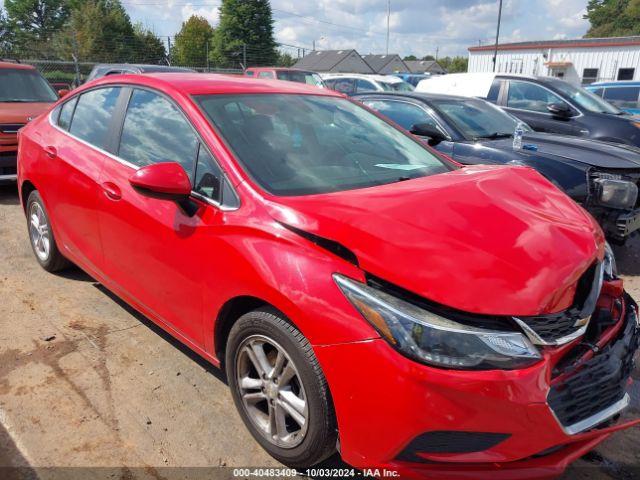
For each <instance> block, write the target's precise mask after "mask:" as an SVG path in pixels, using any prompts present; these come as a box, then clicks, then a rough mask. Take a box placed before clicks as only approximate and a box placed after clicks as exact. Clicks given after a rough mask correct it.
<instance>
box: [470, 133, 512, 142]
mask: <svg viewBox="0 0 640 480" xmlns="http://www.w3.org/2000/svg"><path fill="white" fill-rule="evenodd" d="M512 136H513V133H504V132H493V133H490V134H488V135H477V136H475V137H473V139H474V140H480V139H488V140H495V139H497V138H510V137H512Z"/></svg>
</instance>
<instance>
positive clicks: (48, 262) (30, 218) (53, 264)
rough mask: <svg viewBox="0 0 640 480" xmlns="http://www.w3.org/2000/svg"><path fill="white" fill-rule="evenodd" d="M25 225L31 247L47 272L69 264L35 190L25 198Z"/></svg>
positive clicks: (63, 267) (61, 268) (62, 268)
mask: <svg viewBox="0 0 640 480" xmlns="http://www.w3.org/2000/svg"><path fill="white" fill-rule="evenodd" d="M27 225H28V228H29V240H30V241H31V248H32V249H33V253H34V255H35V256H36V260H38V263H39V264H40V266H41V267H42V268H44V269H45V270H46V271H47V272H58V271H60V270H64V269H65V268H68V267H69V266H70V265H71V263H70V262H69V260H67V259H66V258H64V257H63V256H62V254H61V253H60V250H59V249H58V245H57V244H56V240H55V237H54V236H53V230H52V229H51V221H50V220H49V215H48V214H47V210H46V209H45V207H44V203H43V202H42V198H41V197H40V194H39V193H38V191H37V190H34V191H32V192H31V193H30V194H29V198H28V199H27Z"/></svg>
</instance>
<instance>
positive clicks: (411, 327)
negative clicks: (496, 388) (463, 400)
mask: <svg viewBox="0 0 640 480" xmlns="http://www.w3.org/2000/svg"><path fill="white" fill-rule="evenodd" d="M334 279H335V281H336V283H337V285H338V286H339V287H340V289H341V290H342V292H343V293H344V295H345V296H346V297H347V299H348V300H349V301H350V302H351V303H352V304H353V306H354V307H355V308H356V309H357V310H358V311H359V312H360V313H361V314H362V316H363V317H364V318H365V319H366V320H368V321H369V322H370V323H371V324H372V325H373V326H374V327H375V328H376V330H378V332H379V333H380V335H382V337H384V338H385V339H386V340H387V341H388V342H389V343H391V345H393V346H394V347H395V348H396V349H397V350H399V351H400V352H402V353H403V354H405V355H406V356H408V357H410V358H412V359H414V360H417V361H420V362H422V363H426V364H429V365H435V366H438V367H447V368H455V369H504V370H510V369H516V368H523V367H525V366H529V365H531V364H533V363H535V362H537V361H538V360H539V359H540V358H541V357H540V353H539V352H538V350H537V349H536V348H535V347H534V346H533V345H532V344H531V342H530V341H529V339H528V338H527V337H526V336H524V335H523V334H522V333H520V332H501V331H495V330H487V329H482V328H476V327H470V326H467V325H463V324H460V323H457V322H454V321H452V320H449V319H446V318H444V317H441V316H439V315H436V314H434V313H431V312H429V311H427V310H424V309H422V308H419V307H417V306H415V305H413V304H411V303H409V302H405V301H404V300H401V299H400V298H397V297H395V296H393V295H390V294H388V293H386V292H383V291H381V290H379V289H376V288H373V287H370V286H369V285H366V284H364V283H360V282H357V281H355V280H351V279H349V278H346V277H344V276H342V275H338V274H335V275H334Z"/></svg>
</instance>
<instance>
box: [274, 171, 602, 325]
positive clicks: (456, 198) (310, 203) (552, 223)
mask: <svg viewBox="0 0 640 480" xmlns="http://www.w3.org/2000/svg"><path fill="white" fill-rule="evenodd" d="M268 209H269V211H270V213H271V215H272V216H273V217H274V218H275V219H276V220H278V221H279V222H281V223H283V224H286V225H289V226H292V227H294V228H297V229H300V230H302V231H305V232H308V233H312V234H314V235H317V236H320V237H323V238H325V239H329V240H333V241H335V242H338V243H340V244H341V245H342V246H344V247H346V248H348V249H350V250H351V251H352V252H353V253H354V254H355V255H356V257H357V259H358V263H359V266H360V267H361V268H362V269H363V270H364V271H365V272H368V273H370V274H373V275H375V276H377V277H380V278H382V279H384V280H387V281H389V282H392V283H394V284H396V285H398V286H400V287H403V288H405V289H407V290H409V291H412V292H414V293H416V294H418V295H421V296H423V297H425V298H427V299H429V300H432V301H434V302H438V303H440V304H443V305H447V306H450V307H452V308H456V309H459V310H463V311H467V312H473V313H479V314H489V315H538V314H543V313H552V312H557V311H560V310H563V309H565V308H568V307H570V306H571V304H572V303H573V297H574V294H575V287H576V282H577V280H578V278H579V277H580V275H582V273H584V271H585V270H586V269H587V268H588V267H589V266H590V265H591V264H592V263H593V262H594V260H595V259H596V257H598V256H600V257H601V256H602V249H603V242H604V238H603V235H602V231H601V230H600V228H599V227H598V226H597V224H596V223H595V221H594V220H593V219H592V218H591V217H590V216H589V214H588V213H586V212H585V211H584V210H583V209H582V208H581V207H579V206H578V205H577V204H575V203H574V202H573V201H572V200H571V199H570V198H569V197H568V196H566V195H565V194H564V193H562V192H561V191H560V190H558V189H557V188H556V187H554V186H553V185H552V184H551V183H549V182H548V181H547V180H545V179H544V178H543V177H542V176H541V175H539V174H538V173H536V172H535V171H534V170H532V169H528V168H522V167H504V166H498V167H486V166H475V167H467V168H463V169H460V170H456V171H453V172H450V173H445V174H441V175H435V176H430V177H425V178H420V179H416V180H410V181H405V182H398V183H394V184H390V185H384V186H380V187H371V188H364V189H358V190H350V191H345V192H337V193H329V194H322V195H310V196H302V197H278V198H277V199H276V200H274V201H272V202H269V203H268Z"/></svg>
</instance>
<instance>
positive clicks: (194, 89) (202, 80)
mask: <svg viewBox="0 0 640 480" xmlns="http://www.w3.org/2000/svg"><path fill="white" fill-rule="evenodd" d="M112 83H128V84H134V85H141V86H149V87H157V88H161V89H162V88H165V89H171V88H173V89H177V90H179V91H180V92H182V93H185V94H187V95H208V94H233V93H236V94H261V93H284V94H287V93H288V94H307V95H320V96H327V97H341V98H342V97H344V95H342V94H340V93H338V92H334V91H333V90H328V89H321V88H318V87H314V86H311V85H306V84H304V83H297V82H283V81H280V80H263V79H258V78H253V77H247V76H244V75H224V74H216V73H195V72H194V73H190V72H185V73H183V72H162V73H143V74H140V75H131V74H127V75H109V76H107V77H103V78H101V79H98V80H95V81H92V82H89V83H87V84H86V85H89V86H94V85H105V84H112ZM83 87H84V86H83Z"/></svg>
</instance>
